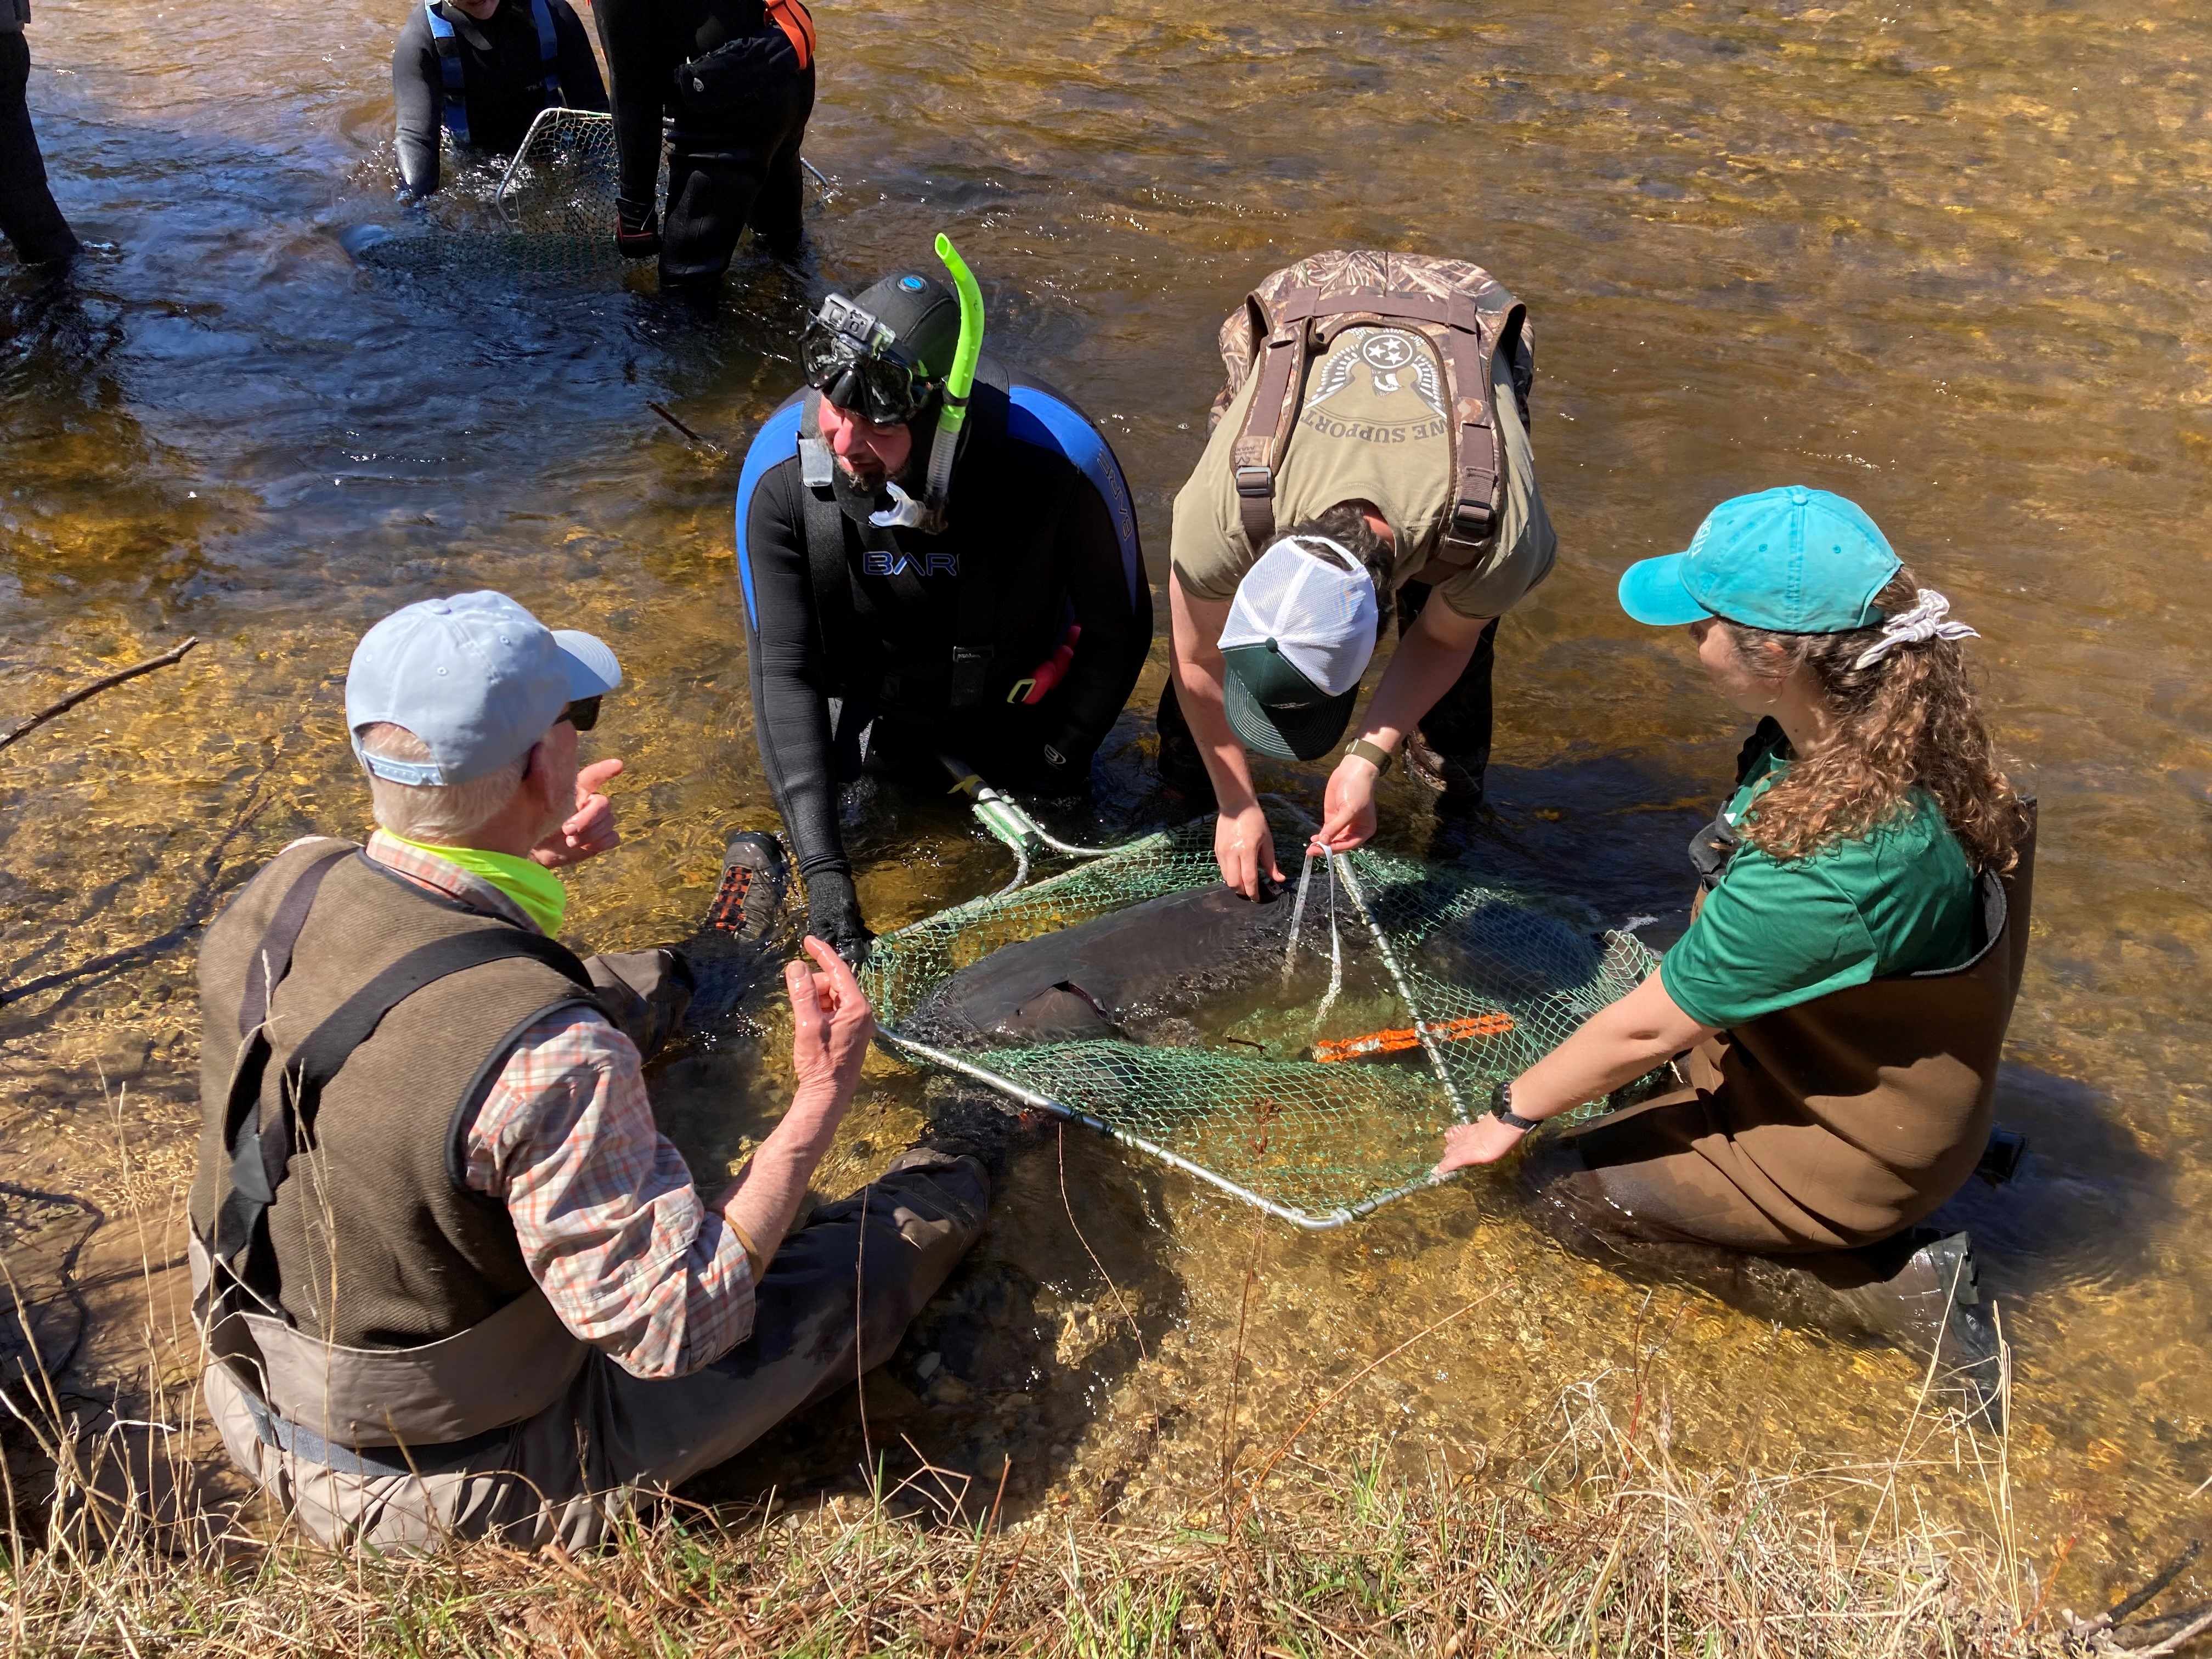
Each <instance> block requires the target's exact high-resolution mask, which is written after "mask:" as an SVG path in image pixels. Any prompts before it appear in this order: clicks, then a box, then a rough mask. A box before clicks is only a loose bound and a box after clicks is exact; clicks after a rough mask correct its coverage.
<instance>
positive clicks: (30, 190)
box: [0, 0, 77, 265]
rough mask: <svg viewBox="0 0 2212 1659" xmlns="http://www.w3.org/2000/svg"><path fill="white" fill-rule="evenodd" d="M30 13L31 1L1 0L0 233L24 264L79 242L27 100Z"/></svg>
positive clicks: (61, 255) (62, 254) (59, 255)
mask: <svg viewBox="0 0 2212 1659" xmlns="http://www.w3.org/2000/svg"><path fill="white" fill-rule="evenodd" d="M30 17H31V7H30V0H0V236H4V237H6V238H7V239H8V240H9V242H11V243H13V244H14V245H15V257H16V258H19V259H21V261H22V262H23V263H24V264H27V265H39V264H48V263H50V262H52V261H54V260H58V259H66V258H69V257H70V255H71V254H73V253H75V252H76V246H77V243H76V233H75V232H73V231H72V230H70V228H69V221H68V220H66V219H64V218H63V217H62V210H60V209H59V208H58V207H56V206H55V205H54V197H53V192H52V191H50V190H48V189H47V188H46V161H45V158H44V157H42V156H41V155H40V154H39V135H38V134H37V133H36V132H34V131H32V128H31V111H30V106H29V105H28V104H27V103H26V102H25V101H24V94H25V91H26V90H27V88H28V86H29V84H30V78H31V51H30V48H29V47H28V46H26V45H25V44H24V43H23V25H24V24H25V23H27V22H28V21H30Z"/></svg>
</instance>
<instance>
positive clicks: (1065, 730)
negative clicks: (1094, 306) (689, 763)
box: [737, 274, 1152, 958]
mask: <svg viewBox="0 0 2212 1659" xmlns="http://www.w3.org/2000/svg"><path fill="white" fill-rule="evenodd" d="M841 307H842V312H841V311H840V309H839V308H841ZM855 312H857V313H860V322H859V324H858V325H857V330H856V328H855V325H854V313H855ZM833 318H834V319H836V320H835V321H833V320H830V319H833ZM841 325H842V331H843V332H846V333H848V335H849V334H850V333H852V332H854V331H857V332H858V333H859V334H860V335H861V336H862V337H866V336H868V335H871V334H872V336H873V337H874V339H875V341H876V343H877V344H878V348H879V349H876V350H872V351H871V352H870V353H869V354H868V355H867V356H866V358H865V359H863V360H861V361H860V362H852V361H850V359H849V356H848V362H847V363H846V364H845V365H844V366H842V367H841V366H840V365H839V364H838V363H837V362H836V360H835V356H834V354H832V355H831V356H830V360H829V362H826V363H825V362H823V361H822V360H823V354H820V353H817V352H816V351H815V350H813V349H810V350H809V352H808V357H809V361H810V363H813V364H817V365H818V367H817V368H814V369H813V370H812V371H811V373H810V377H809V378H810V380H812V381H813V382H815V384H814V385H813V386H811V388H810V389H808V390H806V391H805V392H802V393H800V394H799V395H797V396H794V397H793V398H791V400H790V401H788V402H787V403H786V404H784V405H783V406H782V407H781V409H779V410H776V412H775V414H773V415H771V416H769V418H768V421H767V422H766V423H765V424H763V426H762V428H761V429H760V432H759V434H758V435H757V436H756V437H755V438H754V440H753V443H752V447H751V449H750V452H748V453H747V454H746V456H745V463H744V471H743V472H742V473H741V475H740V477H739V480H738V501H737V520H738V521H737V550H738V582H739V584H740V586H742V588H743V590H744V605H745V623H746V645H747V647H748V650H749V652H750V657H751V665H752V694H753V730H754V733H755V735H756V737H757V739H758V741H759V744H760V753H761V764H762V767H763V769H764V770H765V771H766V772H767V774H768V779H769V787H771V788H772V789H773V790H774V791H775V799H776V805H777V806H778V807H779V808H780V809H781V811H782V813H783V821H784V827H785V829H787V831H788V832H789V834H790V837H791V844H792V849H793V854H794V856H795V860H796V862H797V863H798V866H799V872H800V873H801V875H802V876H803V877H804V878H805V882H806V894H807V926H808V927H809V928H810V929H811V931H812V932H813V933H815V935H816V936H817V937H818V938H821V939H826V940H828V941H829V943H830V944H831V945H835V946H836V948H837V950H838V951H840V952H841V953H842V954H844V955H846V956H848V957H853V958H857V957H860V955H861V954H862V953H863V952H864V951H865V949H866V944H867V941H868V939H870V938H871V937H872V935H871V934H870V933H869V932H868V930H867V927H866V924H865V923H864V922H863V921H862V920H861V916H860V906H859V903H858V902H857V900H856V899H855V897H854V891H853V876H852V866H851V865H850V864H849V863H848V862H847V860H846V857H845V848H844V844H843V842H842V839H841V838H840V836H839V835H838V832H837V787H838V785H839V784H841V783H844V782H849V781H853V780H854V779H855V778H857V777H858V776H859V775H860V769H861V766H862V764H863V760H864V756H865V761H866V764H867V765H868V766H869V768H870V769H872V770H877V771H879V772H884V773H888V774H889V775H891V776H892V777H894V778H896V779H900V780H902V781H908V782H911V783H914V784H915V785H917V786H921V787H927V788H928V789H930V790H931V791H932V793H939V794H941V793H944V791H945V787H946V784H947V783H948V782H949V781H950V780H949V779H948V778H947V776H946V775H945V770H944V768H943V764H942V762H941V761H940V758H939V757H951V758H957V760H959V761H960V762H962V763H964V764H966V765H969V766H972V767H974V768H975V770H976V772H977V773H978V774H979V775H981V777H982V778H983V779H984V780H985V781H987V782H989V783H992V784H994V785H996V786H998V787H1001V788H1007V789H1013V790H1019V791H1034V792H1036V793H1047V794H1066V793H1073V792H1075V791H1078V790H1079V789H1081V788H1082V787H1084V785H1085V781H1086V779H1087V778H1088V776H1089V774H1090V768H1091V756H1092V755H1093V754H1094V753H1095V752H1096V751H1097V747H1098V744H1099V743H1100V742H1101V740H1102V739H1103V738H1104V737H1105V736H1106V733H1107V732H1109V730H1110V729H1111V728H1112V726H1113V724H1114V720H1115V716H1116V715H1118V714H1120V713H1121V705H1122V704H1123V702H1126V701H1127V698H1128V696H1129V692H1130V690H1131V688H1132V687H1133V686H1134V685H1135V684H1136V679H1137V673H1138V671H1139V669H1140V668H1141V667H1142V666H1143V665H1144V660H1145V653H1146V651H1147V650H1148V649H1149V648H1150V646H1151V643H1152V589H1151V586H1149V585H1148V583H1147V582H1146V578H1145V571H1144V564H1143V561H1142V557H1141V555H1140V553H1139V549H1138V545H1137V526H1136V515H1135V513H1134V511H1133V508H1132V507H1131V504H1130V500H1129V490H1128V485H1127V483H1126V482H1125V481H1124V479H1123V478H1122V476H1121V464H1120V463H1119V462H1118V461H1116V460H1115V459H1114V452H1113V451H1112V449H1110V448H1109V447H1108V446H1107V443H1106V441H1105V439H1104V438H1103V437H1102V436H1101V435H1099V433H1098V431H1097V428H1094V427H1093V426H1092V425H1091V422H1089V421H1087V420H1086V419H1085V418H1084V416H1082V414H1081V413H1080V412H1079V411H1078V410H1076V409H1075V407H1074V406H1073V404H1070V403H1068V402H1067V400H1066V399H1065V398H1061V397H1060V395H1059V394H1058V393H1056V392H1052V391H1050V390H1049V389H1048V388H1046V387H1044V386H1040V385H1038V384H1037V383H1036V382H1035V381H1032V380H1028V379H1026V378H1025V377H1024V376H1022V375H1020V374H1011V373H1008V372H1006V371H1005V370H1003V369H1000V368H998V367H997V366H995V365H994V364H992V363H991V362H989V360H987V359H986V360H985V362H984V365H983V368H982V370H981V373H979V374H978V375H977V376H976V380H975V386H974V389H973V391H972V392H970V394H969V404H968V414H967V420H966V424H965V426H964V428H963V431H962V435H961V447H960V450H959V452H958V459H957V462H956V464H955V465H954V467H953V471H952V477H951V487H950V489H949V490H948V491H947V493H946V498H945V529H944V530H943V532H941V533H939V534H935V535H929V534H925V533H923V532H921V531H920V530H915V529H895V528H886V527H883V526H878V525H876V524H873V523H872V522H870V515H871V513H876V512H878V511H881V510H884V509H885V508H887V507H890V506H891V505H892V504H893V503H894V502H895V501H896V499H897V497H896V495H894V494H893V491H892V490H891V489H890V486H891V485H893V484H896V485H898V486H899V487H900V489H902V491H903V492H904V493H905V494H906V495H910V496H915V497H919V496H921V495H922V493H923V481H922V474H923V471H924V468H925V464H926V461H927V451H928V449H929V447H930V439H931V435H932V434H933V431H934V428H935V426H936V422H937V416H938V414H939V410H940V408H941V405H942V399H943V396H944V385H945V373H946V369H947V368H948V367H949V365H950V364H951V360H952V356H953V352H954V348H955V346H956V344H957V340H958V337H959V331H960V329H959V304H958V301H957V300H956V298H955V297H954V295H953V294H952V291H951V289H947V288H946V287H945V285H944V284H943V283H939V282H937V281H935V280H933V279H932V278H930V277H927V276H915V275H913V274H902V275H899V276H888V277H885V278H884V280H883V281H882V282H880V283H877V284H876V285H875V286H874V287H872V288H871V289H867V290H866V292H865V293H863V294H861V295H860V296H859V298H858V299H857V300H856V301H849V302H848V301H845V300H844V299H842V297H841V296H838V295H831V296H830V298H829V300H828V301H825V302H824V304H823V315H822V316H821V317H817V319H814V321H813V322H811V323H810V324H809V325H808V329H809V339H810V346H811V343H812V342H813V341H815V340H816V339H817V338H818V337H820V335H821V334H822V332H823V331H825V330H840V329H841Z"/></svg>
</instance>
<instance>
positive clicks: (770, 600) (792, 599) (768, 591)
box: [737, 410, 853, 877]
mask: <svg viewBox="0 0 2212 1659" xmlns="http://www.w3.org/2000/svg"><path fill="white" fill-rule="evenodd" d="M785 416H788V418H785ZM796 423H797V415H796V411H795V410H787V411H784V414H783V415H781V416H771V417H770V418H769V422H768V424H767V426H765V427H764V428H763V429H762V432H761V435H760V436H759V437H758V438H756V439H755V440H754V441H753V453H751V454H749V455H748V456H747V457H746V458H745V465H744V472H743V474H742V475H741V477H740V480H739V483H738V525H737V532H738V589H739V591H740V593H741V595H742V597H743V599H744V612H745V655H746V658H747V659H748V661H749V663H750V671H751V678H752V695H753V737H754V740H755V741H756V742H757V744H759V745H760V758H761V770H762V771H763V773H765V774H766V775H767V776H768V785H769V790H770V792H771V793H773V794H774V795H775V805H776V810H777V811H780V812H781V813H782V814H783V827H784V830H785V833H786V834H787V835H788V836H790V837H791V851H792V859H793V862H794V863H795V864H797V865H798V866H799V874H800V875H801V876H802V877H804V876H811V875H813V874H816V873H817V872H821V871H823V870H839V871H843V872H848V873H849V872H851V870H852V867H853V866H852V865H851V864H850V863H849V862H848V860H847V859H846V857H845V843H844V840H843V838H842V836H839V835H838V833H837V786H836V775H835V764H834V762H833V760H832V757H831V753H830V731H829V691H828V685H829V679H828V676H827V674H826V672H825V668H826V665H825V664H824V663H823V660H822V647H821V635H820V631H819V630H818V629H817V628H816V626H815V622H814V589H813V581H812V578H811V574H810V573H809V571H808V568H807V563H806V529H805V525H806V517H805V504H804V503H803V502H802V501H799V492H800V491H801V490H802V489H805V485H803V484H802V483H799V463H798V461H797V459H783V458H785V457H788V456H790V455H791V454H792V450H793V440H794V438H795V436H796ZM764 448H765V449H766V450H767V451H768V452H769V453H766V454H763V453H762V452H763V449H764ZM762 462H766V463H768V465H758V463H762Z"/></svg>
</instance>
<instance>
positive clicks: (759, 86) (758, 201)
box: [596, 0, 815, 294]
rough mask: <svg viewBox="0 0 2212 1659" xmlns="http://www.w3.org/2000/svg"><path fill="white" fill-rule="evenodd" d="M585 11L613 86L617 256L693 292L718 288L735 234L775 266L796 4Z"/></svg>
mask: <svg viewBox="0 0 2212 1659" xmlns="http://www.w3.org/2000/svg"><path fill="white" fill-rule="evenodd" d="M596 13H597V15H598V18H599V40H600V43H601V44H602V45H603V46H605V49H606V54H607V66H608V68H609V69H610V70H612V72H613V74H614V81H615V136H616V139H617V145H618V147H619V149H620V151H621V158H622V184H621V191H620V196H619V198H618V202H617V223H616V227H615V240H616V242H617V246H620V248H621V249H622V251H623V253H624V254H626V255H628V256H629V257H630V258H651V257H653V255H655V254H658V255H659V258H660V283H661V287H662V289H664V290H665V291H670V292H693V293H698V294H711V293H713V292H714V290H716V289H719V288H720V284H721V281H722V276H723V274H724V273H725V272H726V271H727V270H729V267H730V261H731V258H732V257H733V256H734V255H735V253H736V252H737V246H738V239H739V238H740V237H741V236H743V235H744V231H745V228H746V226H747V225H748V224H750V226H751V227H752V229H753V233H754V234H755V236H756V237H757V238H758V239H759V240H760V241H761V242H762V243H763V244H764V245H765V246H767V247H768V248H769V251H770V252H773V253H775V255H776V256H777V257H778V258H789V257H790V256H791V255H792V254H793V253H795V252H798V250H799V242H800V239H801V234H802V230H803V223H802V220H801V208H802V206H803V205H804V202H805V181H804V178H803V174H802V169H801V166H800V161H799V147H800V145H801V143H803V142H804V141H805V137H806V123H807V120H808V118H810V117H811V115H812V113H813V110H814V71H815V63H814V53H815V33H814V20H813V18H812V16H811V15H810V14H809V13H808V11H807V9H806V7H805V4H804V3H802V0H767V3H766V4H763V0H599V5H598V6H597V8H596ZM663 118H666V119H667V120H668V122H669V124H670V125H669V126H668V130H667V139H666V144H665V149H666V153H667V156H668V187H667V204H668V206H667V215H666V220H665V226H664V224H663V222H662V219H661V217H660V216H659V213H658V212H657V211H656V210H655V207H654V201H655V198H656V197H657V195H658V193H659V186H660V163H661V155H662V151H663V148H664V146H663V142H662V125H661V124H662V121H663Z"/></svg>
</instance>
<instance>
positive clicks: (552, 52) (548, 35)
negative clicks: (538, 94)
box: [530, 0, 562, 107]
mask: <svg viewBox="0 0 2212 1659" xmlns="http://www.w3.org/2000/svg"><path fill="white" fill-rule="evenodd" d="M530 16H531V21H532V22H534V23H536V24H537V25H538V67H539V68H540V69H542V70H544V71H545V102H546V105H547V106H548V107H550V106H552V105H555V104H557V103H559V102H561V101H562V99H561V37H560V36H559V35H558V34H556V33H554V31H553V8H552V7H551V6H550V5H549V4H547V3H546V0H530Z"/></svg>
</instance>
